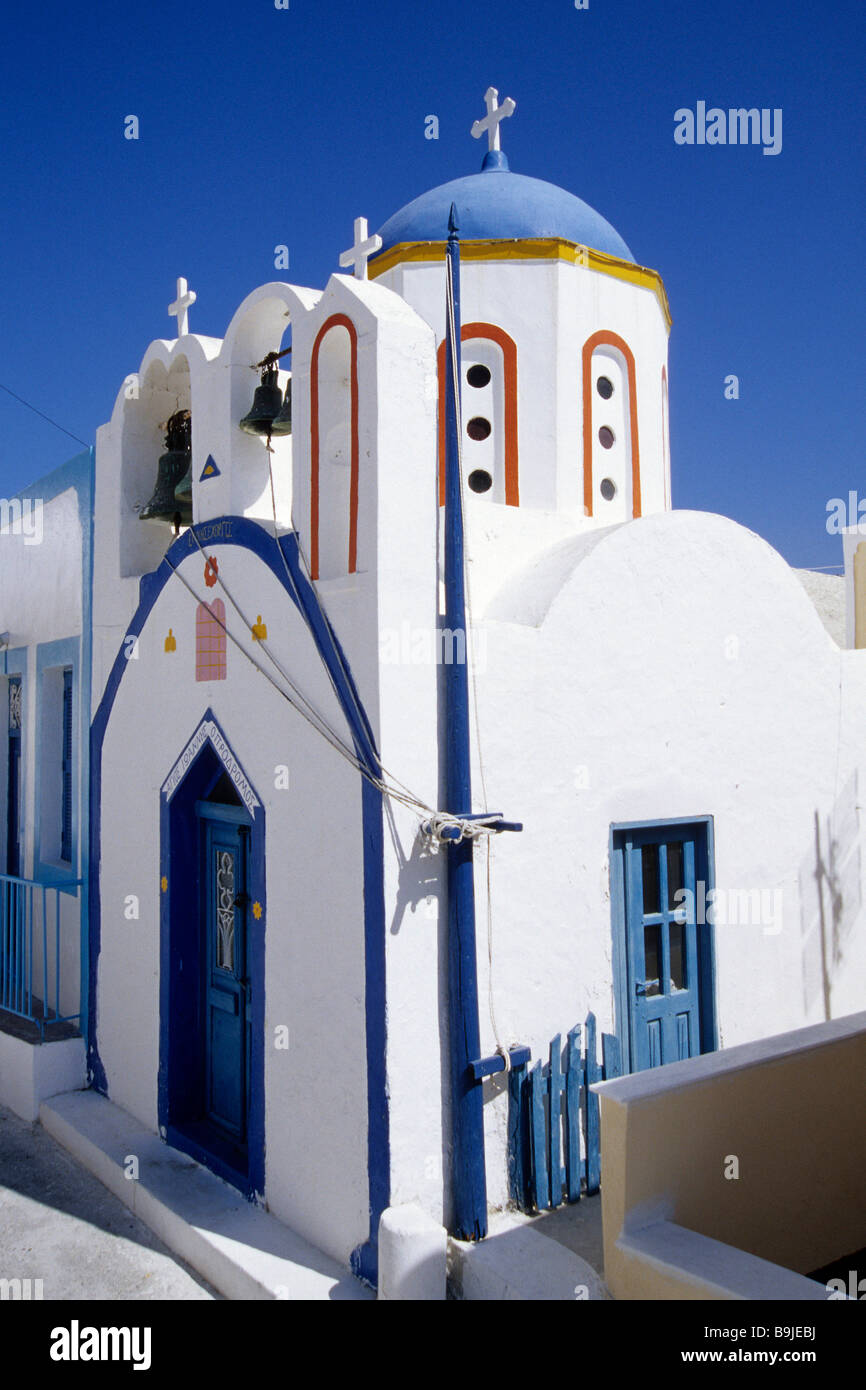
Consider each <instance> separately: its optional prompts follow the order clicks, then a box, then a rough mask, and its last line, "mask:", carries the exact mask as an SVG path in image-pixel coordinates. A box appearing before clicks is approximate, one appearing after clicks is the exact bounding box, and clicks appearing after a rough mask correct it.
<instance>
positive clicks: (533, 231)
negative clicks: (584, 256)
mask: <svg viewBox="0 0 866 1390" xmlns="http://www.w3.org/2000/svg"><path fill="white" fill-rule="evenodd" d="M497 154H498V159H497V158H496V157H495V156H494V157H493V158H491V156H490V155H488V157H487V159H486V160H485V162H484V168H483V169H482V171H481V173H480V174H469V175H467V176H466V177H465V178H462V179H452V180H451V182H450V183H443V184H440V185H439V187H438V188H431V189H430V191H429V193H422V194H421V196H420V198H415V199H414V201H413V202H411V203H407V204H406V206H405V207H404V208H401V209H400V211H399V212H395V213H394V215H393V217H389V218H388V221H387V222H386V223H385V224H384V226H382V227H380V228H379V235H380V237H381V238H382V252H384V251H388V250H389V249H390V248H391V247H392V246H397V245H398V244H399V243H400V242H404V241H446V240H447V238H448V214H449V211H450V209H451V204H452V203H453V204H454V205H455V207H456V209H457V221H458V224H459V227H460V240H461V241H487V240H500V239H501V240H511V239H512V238H520V239H523V238H528V237H559V238H561V239H562V240H563V241H573V242H577V243H578V245H580V246H589V247H591V248H592V249H593V250H595V251H603V252H604V253H605V255H608V256H616V257H617V258H618V259H619V260H622V261H631V262H632V263H634V256H633V255H632V254H631V251H629V249H628V247H627V246H626V244H625V242H624V241H623V239H622V237H621V236H620V235H619V233H618V232H617V231H616V230H615V229H614V228H613V227H612V226H611V225H610V223H609V222H607V221H605V219H604V218H603V217H601V216H600V215H599V213H597V212H596V211H595V210H594V208H591V207H590V206H589V204H588V203H584V202H583V201H582V200H581V199H580V198H576V197H575V196H574V194H573V193H567V192H566V190H565V189H564V188H559V187H557V185H556V184H555V183H546V182H545V180H544V179H532V178H528V177H527V176H526V175H525V174H512V173H511V171H510V170H509V168H508V163H507V161H506V159H505V157H504V155H502V154H501V153H499V152H497ZM380 254H381V253H380Z"/></svg>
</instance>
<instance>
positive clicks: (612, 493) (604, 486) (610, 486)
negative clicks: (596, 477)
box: [599, 478, 616, 502]
mask: <svg viewBox="0 0 866 1390" xmlns="http://www.w3.org/2000/svg"><path fill="white" fill-rule="evenodd" d="M599 492H600V493H601V495H602V497H603V498H604V500H605V502H612V501H613V499H614V498H615V497H616V483H615V482H614V480H613V478H602V480H601V484H600V487H599Z"/></svg>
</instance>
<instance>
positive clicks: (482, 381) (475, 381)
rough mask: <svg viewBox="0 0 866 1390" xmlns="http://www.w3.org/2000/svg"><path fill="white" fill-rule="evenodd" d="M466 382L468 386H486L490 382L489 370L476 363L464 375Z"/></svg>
mask: <svg viewBox="0 0 866 1390" xmlns="http://www.w3.org/2000/svg"><path fill="white" fill-rule="evenodd" d="M466 380H467V381H468V382H469V385H470V386H479V387H480V386H487V385H488V384H489V382H490V368H489V367H483V366H482V365H481V363H480V362H479V363H476V365H475V366H474V367H470V368H469V371H468V372H467V373H466Z"/></svg>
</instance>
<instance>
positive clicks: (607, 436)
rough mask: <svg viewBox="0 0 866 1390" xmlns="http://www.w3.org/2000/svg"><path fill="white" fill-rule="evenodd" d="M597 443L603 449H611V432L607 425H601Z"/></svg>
mask: <svg viewBox="0 0 866 1390" xmlns="http://www.w3.org/2000/svg"><path fill="white" fill-rule="evenodd" d="M598 442H599V444H600V445H601V447H602V448H603V449H612V448H613V430H612V429H610V427H609V426H608V425H602V427H601V429H600V430H599V432H598Z"/></svg>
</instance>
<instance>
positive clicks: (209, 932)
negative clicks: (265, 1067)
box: [201, 806, 250, 1145]
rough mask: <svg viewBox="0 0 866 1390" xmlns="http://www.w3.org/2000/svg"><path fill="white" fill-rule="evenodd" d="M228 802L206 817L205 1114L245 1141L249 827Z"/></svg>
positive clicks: (238, 1141) (203, 898)
mask: <svg viewBox="0 0 866 1390" xmlns="http://www.w3.org/2000/svg"><path fill="white" fill-rule="evenodd" d="M221 811H223V808H221V807H219V806H212V807H210V808H208V812H207V816H206V818H203V819H202V821H201V826H202V840H203V856H202V858H203V884H202V888H203V891H202V894H201V904H202V932H203V943H202V944H203V950H202V965H203V968H204V978H203V982H202V983H203V1000H202V1002H203V1018H204V1030H205V1037H204V1063H205V1077H204V1081H205V1096H204V1103H205V1116H206V1119H207V1120H208V1121H209V1122H210V1123H211V1124H214V1125H216V1126H217V1127H218V1128H219V1129H220V1130H222V1131H224V1132H226V1133H227V1134H228V1135H229V1136H231V1138H232V1140H233V1141H234V1142H235V1143H236V1144H240V1145H242V1144H244V1143H245V1142H246V1129H247V1103H248V1090H249V1087H248V1076H249V1037H248V1030H249V1018H250V984H249V978H248V973H247V877H248V858H249V850H248V847H249V830H248V828H247V826H245V825H243V824H240V823H239V822H238V819H237V817H236V816H231V815H230V812H229V811H228V809H227V808H226V810H225V811H224V812H223V814H222V815H221V814H220V812H221Z"/></svg>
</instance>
